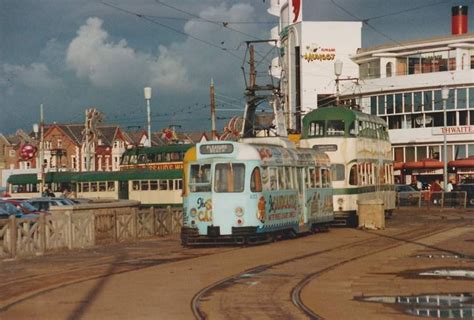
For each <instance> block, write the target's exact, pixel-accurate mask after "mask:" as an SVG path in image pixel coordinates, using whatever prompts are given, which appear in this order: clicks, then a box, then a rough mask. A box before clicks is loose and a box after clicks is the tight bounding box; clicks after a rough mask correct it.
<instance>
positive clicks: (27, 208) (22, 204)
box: [4, 199, 49, 214]
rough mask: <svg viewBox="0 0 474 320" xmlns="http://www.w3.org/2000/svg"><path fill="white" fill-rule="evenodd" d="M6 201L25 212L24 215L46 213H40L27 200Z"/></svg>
mask: <svg viewBox="0 0 474 320" xmlns="http://www.w3.org/2000/svg"><path fill="white" fill-rule="evenodd" d="M4 201H5V202H9V203H11V204H13V205H14V206H15V207H17V208H18V209H20V210H21V211H22V212H23V214H40V213H41V212H44V211H40V210H38V209H36V208H35V207H34V206H33V205H32V204H31V203H29V202H28V201H26V200H19V199H5V200H4ZM44 213H46V214H49V213H48V212H44Z"/></svg>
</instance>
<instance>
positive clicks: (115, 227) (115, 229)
mask: <svg viewBox="0 0 474 320" xmlns="http://www.w3.org/2000/svg"><path fill="white" fill-rule="evenodd" d="M113 222H114V230H113V232H114V243H117V242H118V230H117V229H118V227H117V226H118V220H117V209H114V215H113Z"/></svg>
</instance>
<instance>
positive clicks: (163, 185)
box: [159, 180, 168, 190]
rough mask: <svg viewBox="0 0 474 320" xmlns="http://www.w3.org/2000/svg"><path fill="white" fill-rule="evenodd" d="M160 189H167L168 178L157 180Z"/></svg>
mask: <svg viewBox="0 0 474 320" xmlns="http://www.w3.org/2000/svg"><path fill="white" fill-rule="evenodd" d="M159 186H160V190H168V180H159Z"/></svg>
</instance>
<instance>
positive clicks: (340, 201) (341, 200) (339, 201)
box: [337, 198, 344, 206]
mask: <svg viewBox="0 0 474 320" xmlns="http://www.w3.org/2000/svg"><path fill="white" fill-rule="evenodd" d="M343 203H344V199H342V198H339V199H337V204H338V205H340V206H342V204H343Z"/></svg>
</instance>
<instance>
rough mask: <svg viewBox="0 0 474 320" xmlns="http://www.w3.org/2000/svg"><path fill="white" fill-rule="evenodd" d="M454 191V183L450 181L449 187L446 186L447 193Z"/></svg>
mask: <svg viewBox="0 0 474 320" xmlns="http://www.w3.org/2000/svg"><path fill="white" fill-rule="evenodd" d="M451 191H453V182H452V180H450V181H448V185H447V186H446V192H451Z"/></svg>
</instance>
